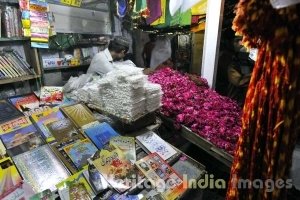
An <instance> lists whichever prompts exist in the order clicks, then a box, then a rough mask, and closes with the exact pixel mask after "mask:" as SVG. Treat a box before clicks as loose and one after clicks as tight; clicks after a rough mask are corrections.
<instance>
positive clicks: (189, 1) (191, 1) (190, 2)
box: [180, 0, 205, 12]
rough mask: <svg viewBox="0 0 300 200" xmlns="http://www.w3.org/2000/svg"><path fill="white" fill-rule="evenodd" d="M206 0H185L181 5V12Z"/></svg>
mask: <svg viewBox="0 0 300 200" xmlns="http://www.w3.org/2000/svg"><path fill="white" fill-rule="evenodd" d="M202 1H205V0H185V1H184V3H183V4H182V5H181V8H180V10H181V12H186V11H187V10H189V9H191V8H192V7H193V6H195V5H196V4H198V3H201V2H202Z"/></svg>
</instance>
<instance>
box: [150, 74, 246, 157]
mask: <svg viewBox="0 0 300 200" xmlns="http://www.w3.org/2000/svg"><path fill="white" fill-rule="evenodd" d="M149 80H150V81H151V82H153V83H158V84H160V85H161V86H162V90H163V93H164V94H163V98H162V104H163V105H162V108H161V113H162V114H163V115H165V116H167V117H170V118H173V119H175V120H176V123H180V124H182V125H185V126H187V127H188V128H190V129H191V130H192V131H193V132H194V133H196V134H198V135H200V136H202V137H204V138H205V139H207V140H208V141H210V142H212V143H213V144H215V145H216V146H217V147H219V148H221V149H224V150H225V151H226V152H228V153H230V154H233V153H234V151H235V146H236V144H237V140H238V137H239V135H240V132H241V109H240V107H239V106H238V105H237V103H236V102H234V101H233V100H231V99H230V98H228V97H224V96H221V95H219V94H218V93H217V92H216V91H214V90H211V89H209V87H208V85H207V81H206V80H205V79H203V78H200V77H199V81H198V82H200V83H202V84H200V85H199V84H198V85H197V84H195V82H194V81H192V80H191V79H190V78H189V76H187V75H184V74H181V73H180V72H178V71H175V70H173V69H170V68H165V69H162V70H158V71H156V72H154V73H153V74H152V75H150V76H149Z"/></svg>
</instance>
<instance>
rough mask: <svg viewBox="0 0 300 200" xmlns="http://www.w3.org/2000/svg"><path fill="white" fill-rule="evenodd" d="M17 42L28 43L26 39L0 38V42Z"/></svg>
mask: <svg viewBox="0 0 300 200" xmlns="http://www.w3.org/2000/svg"><path fill="white" fill-rule="evenodd" d="M19 41H29V38H26V37H12V38H0V42H19Z"/></svg>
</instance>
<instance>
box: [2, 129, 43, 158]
mask: <svg viewBox="0 0 300 200" xmlns="http://www.w3.org/2000/svg"><path fill="white" fill-rule="evenodd" d="M0 137H1V140H2V141H3V144H4V145H5V147H6V149H7V153H8V154H9V155H11V156H16V155H18V154H20V153H23V152H26V151H30V150H32V149H34V148H36V147H39V146H41V145H43V144H44V142H43V141H42V139H41V137H40V136H39V133H38V131H37V129H36V128H35V126H34V125H29V126H26V127H24V128H21V129H18V130H15V131H12V132H10V133H6V134H2V135H0Z"/></svg>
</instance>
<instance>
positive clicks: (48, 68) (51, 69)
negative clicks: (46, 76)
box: [44, 64, 90, 71]
mask: <svg viewBox="0 0 300 200" xmlns="http://www.w3.org/2000/svg"><path fill="white" fill-rule="evenodd" d="M89 66H90V64H83V65H77V66H63V67H46V68H44V71H55V70H61V69H73V68H80V67H89Z"/></svg>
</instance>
